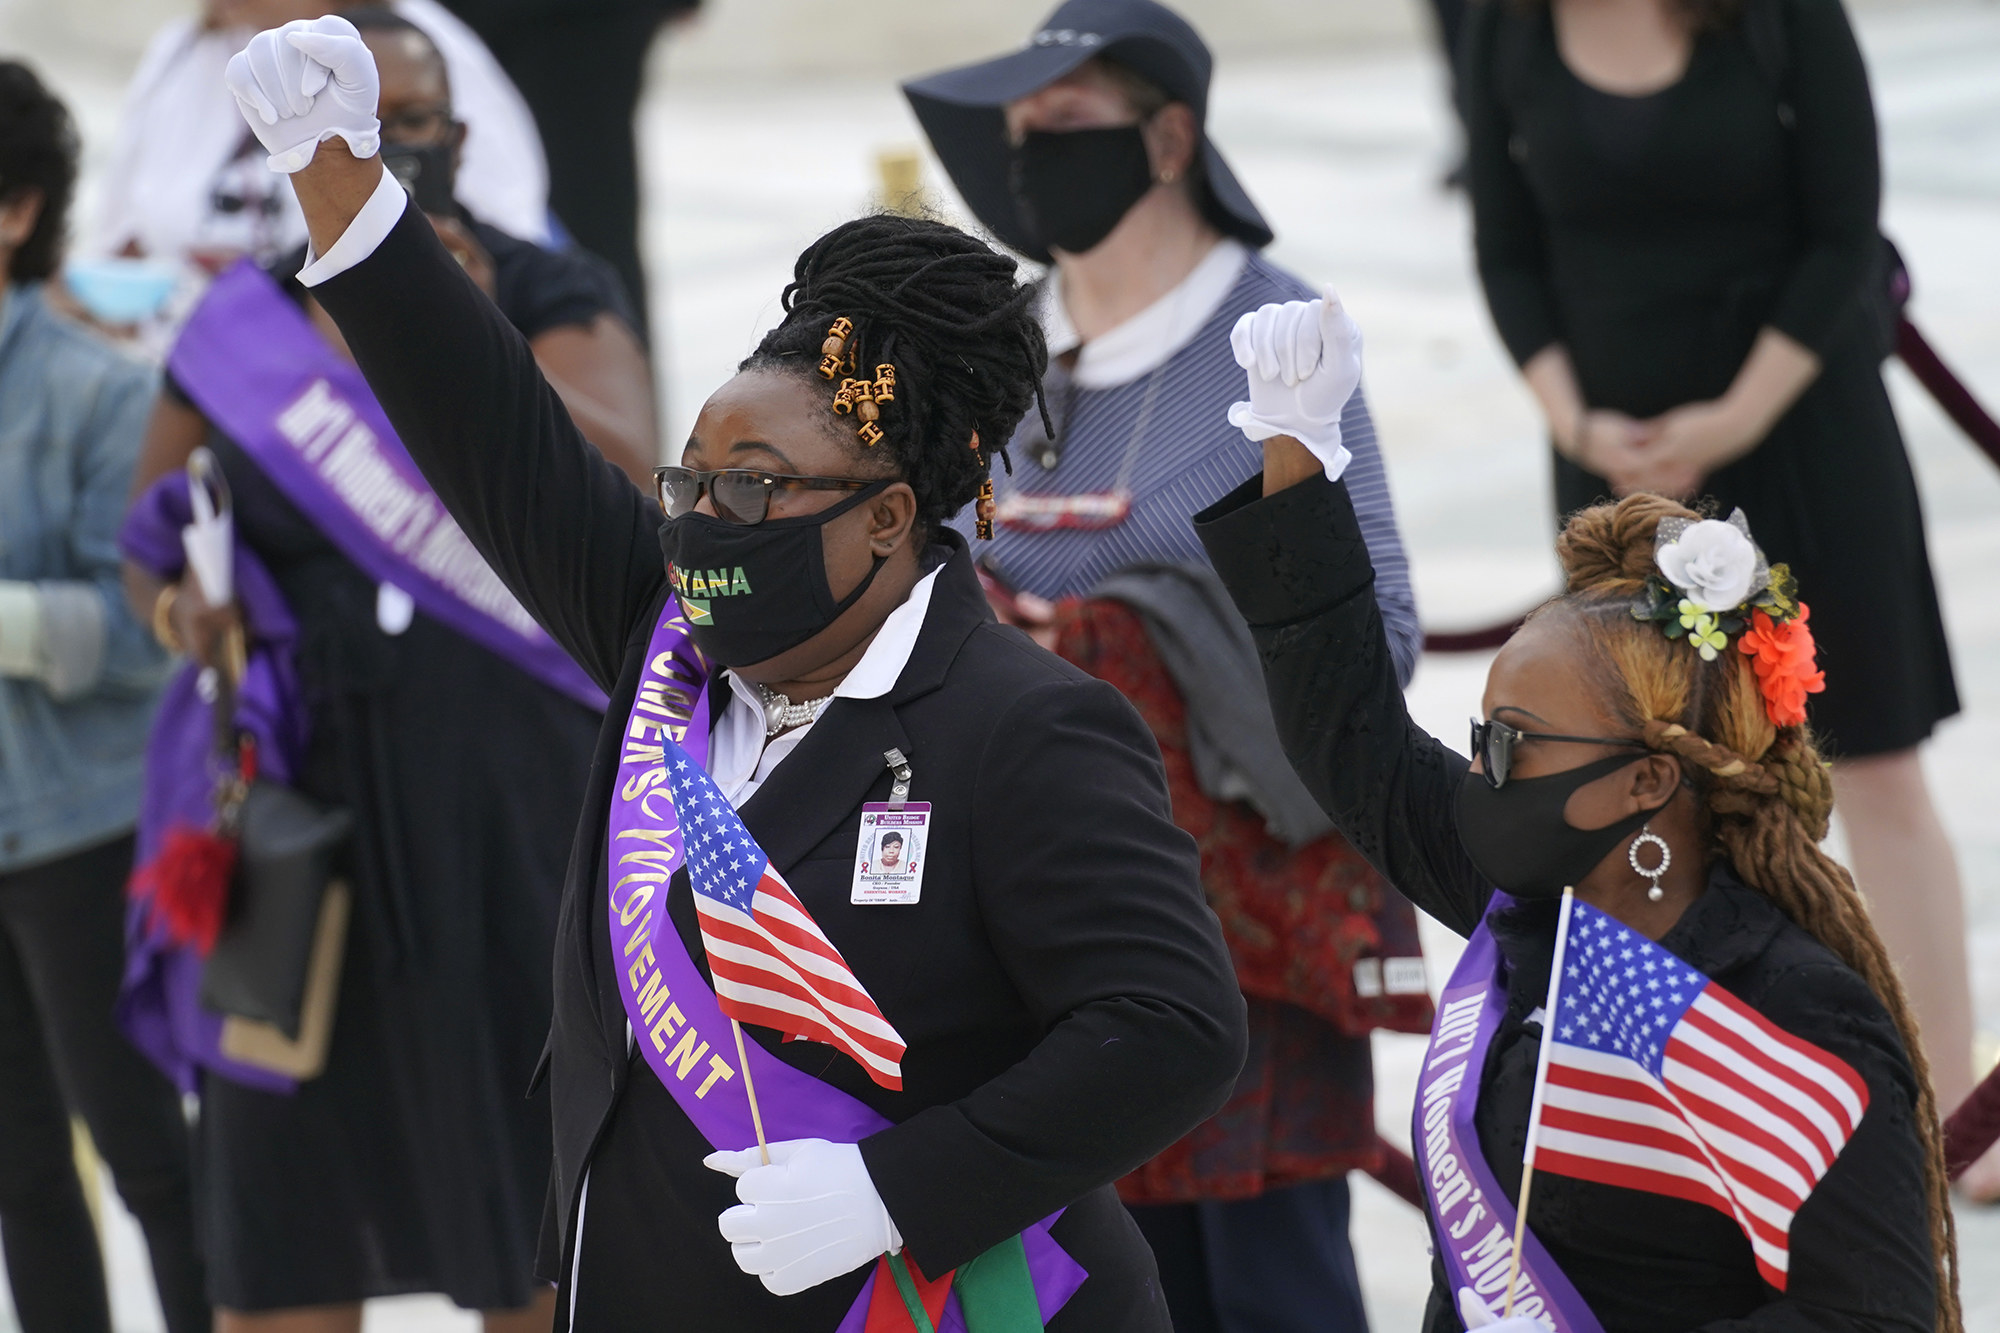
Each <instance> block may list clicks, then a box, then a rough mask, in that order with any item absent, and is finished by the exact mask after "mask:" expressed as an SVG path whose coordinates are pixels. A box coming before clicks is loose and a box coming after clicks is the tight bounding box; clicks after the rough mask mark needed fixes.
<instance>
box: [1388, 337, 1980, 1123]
mask: <svg viewBox="0 0 2000 1333" xmlns="http://www.w3.org/2000/svg"><path fill="white" fill-rule="evenodd" d="M1896 355H1897V356H1899V357H1901V358H1902V361H1903V364H1904V365H1906V366H1908V367H1909V368H1910V373H1911V374H1912V375H1915V376H1916V377H1917V383H1919V384H1921V385H1923V386H1924V389H1925V391H1926V392H1928V393H1929V394H1930V396H1931V398H1932V399H1933V400H1934V401H1935V402H1936V403H1937V405H1938V406H1939V407H1941V408H1943V409H1944V414H1945V415H1946V416H1948V417H1950V418H1951V419H1952V421H1953V423H1954V424H1956V425H1957V426H1958V428H1959V429H1960V430H1962V431H1964V432H1965V434H1966V437H1967V438H1968V439H1970V440H1971V441H1972V442H1973V443H1974V444H1976V445H1978V446H1979V450H1980V452H1981V453H1983V454H1985V455H1986V456H1987V457H1988V458H1989V459H1991V460H1992V461H1993V464H1994V466H1995V467H2000V422H1996V421H1995V420H1994V419H1993V416H1992V414H1991V413H1989V412H1988V411H1987V410H1986V409H1985V407H1984V406H1982V405H1981V404H1980V402H1979V400H1978V399H1977V398H1975V397H1973V396H1972V390H1970V389H1968V388H1966V387H1965V384H1964V382H1963V381H1962V380H1960V379H1959V378H1958V376H1956V375H1954V374H1952V372H1951V367H1949V366H1947V365H1945V363H1944V358H1942V357H1940V356H1939V355H1938V354H1937V350H1936V349H1935V348H1933V347H1932V346H1931V345H1930V341H1929V340H1928V339H1927V338H1925V337H1924V335H1923V334H1922V333H1921V332H1919V331H1918V329H1917V326H1916V325H1914V324H1912V323H1911V322H1910V321H1909V319H1908V318H1907V317H1902V318H1898V319H1897V321H1896ZM1519 628H1521V618H1520V617H1516V618H1515V619H1513V620H1508V621H1503V622H1501V623H1500V624H1498V625H1488V626H1487V627H1485V628H1484V629H1475V630H1464V631H1460V632H1456V633H1427V634H1425V635H1424V651H1425V652H1427V653H1480V652H1485V651H1487V650H1488V649H1491V648H1498V647H1499V646H1500V645H1501V644H1503V643H1505V642H1507V640H1508V639H1510V638H1512V637H1513V634H1514V631H1515V630H1517V629H1519ZM1995 1102H1996V1108H2000V1094H1996V1096H1995ZM1994 1114H1995V1116H1996V1120H1995V1134H1996V1135H2000V1109H1996V1110H1995V1113H1994ZM1988 1141H1989V1142H1990V1141H1991V1139H1990V1138H1989V1140H1988ZM1976 1155H1977V1154H1975V1156H1976Z"/></svg>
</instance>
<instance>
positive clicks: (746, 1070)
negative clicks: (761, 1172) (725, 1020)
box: [729, 1018, 771, 1166]
mask: <svg viewBox="0 0 2000 1333" xmlns="http://www.w3.org/2000/svg"><path fill="white" fill-rule="evenodd" d="M729 1030H730V1031H731V1032H733V1033H735V1034H736V1065H737V1068H739V1069H741V1070H742V1071H743V1091H744V1092H745V1093H747V1094H748V1095H749V1098H750V1123H751V1124H752V1125H753V1126H755V1127H756V1130H757V1151H758V1153H759V1154H761V1155H762V1156H763V1158H764V1165H765V1166H769V1165H770V1164H771V1145H770V1144H768V1143H766V1142H764V1113H763V1112H762V1111H760V1110H758V1109H757V1085H756V1084H755V1083H752V1082H751V1081H750V1061H749V1060H748V1058H746V1057H745V1056H744V1054H743V1025H742V1024H741V1023H739V1022H737V1021H736V1020H735V1019H733V1018H732V1019H730V1020H729Z"/></svg>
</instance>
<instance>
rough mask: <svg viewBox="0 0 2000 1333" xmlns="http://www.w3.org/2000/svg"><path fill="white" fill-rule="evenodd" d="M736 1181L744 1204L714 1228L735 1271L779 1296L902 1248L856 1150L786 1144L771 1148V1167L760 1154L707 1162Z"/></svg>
mask: <svg viewBox="0 0 2000 1333" xmlns="http://www.w3.org/2000/svg"><path fill="white" fill-rule="evenodd" d="M701 1161H702V1165H703V1166H706V1167H708V1168H709V1169H710V1170H711V1171H720V1172H722V1173H723V1174H724V1175H730V1176H735V1177H736V1197H737V1198H739V1199H741V1200H743V1202H742V1203H740V1204H738V1205H736V1206H735V1207H734V1208H730V1209H728V1210H726V1211H725V1212H724V1213H723V1214H722V1216H720V1217H718V1218H717V1219H716V1220H715V1225H716V1229H717V1230H719V1231H720V1232H721V1233H722V1238H723V1239H724V1240H726V1241H728V1242H729V1252H730V1253H731V1254H733V1255H734V1256H735V1257H736V1266H737V1267H738V1268H740V1269H742V1270H743V1271H744V1272H746V1273H751V1274H754V1275H756V1277H757V1278H758V1279H759V1280H761V1281H762V1282H763V1284H764V1289H765V1290H766V1291H768V1292H770V1293H771V1294H772V1295H774V1296H793V1295H796V1294H798V1293H799V1292H802V1291H804V1290H805V1289H806V1288H808V1287H816V1286H818V1285H819V1284H820V1283H822V1282H826V1281H830V1280H831V1279H833V1278H837V1277H839V1276H840V1275H841V1274H842V1273H851V1272H853V1271H854V1270H855V1269H857V1268H859V1267H861V1265H863V1264H865V1263H870V1262H872V1261H873V1260H874V1259H875V1258H876V1257H877V1256H878V1255H883V1254H890V1253H893V1252H895V1251H897V1250H900V1249H902V1248H903V1237H902V1235H901V1233H899V1232H898V1231H897V1230H896V1224H895V1223H894V1222H892V1221H890V1220H889V1210H888V1209H887V1208H885V1207H883V1206H882V1196H881V1195H879V1194H877V1193H876V1192H875V1182H874V1181H872V1180H870V1179H869V1178H868V1168H867V1166H866V1165H865V1164H864V1163H863V1162H862V1160H861V1149H860V1148H858V1147H856V1146H855V1145H854V1144H852V1143H829V1142H827V1141H826V1140H825V1139H787V1140H785V1141H784V1142H782V1143H774V1144H772V1145H771V1165H769V1166H764V1165H763V1164H762V1162H763V1158H762V1157H761V1156H760V1155H759V1154H758V1151H757V1150H756V1149H755V1148H745V1149H743V1150H741V1151H740V1152H715V1153H710V1154H709V1155H708V1156H706V1157H704V1158H702V1159H701Z"/></svg>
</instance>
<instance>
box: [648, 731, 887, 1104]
mask: <svg viewBox="0 0 2000 1333" xmlns="http://www.w3.org/2000/svg"><path fill="white" fill-rule="evenodd" d="M674 768H675V772H674V782H673V786H674V805H675V809H676V810H677V811H678V813H679V815H680V820H681V826H682V828H683V830H684V831H685V836H686V839H687V866H688V881H689V885H690V887H691V888H692V889H693V891H694V906H695V915H696V919H697V920H698V921H699V922H700V925H701V940H702V944H703V946H704V947H705V948H706V949H707V952H708V966H709V972H710V975H711V976H712V977H713V978H714V981H715V997H716V1000H717V1001H718V1002H719V1003H720V1005H721V1008H722V1012H723V1013H725V1014H727V1015H728V1016H729V1017H730V1018H731V1019H733V1020H735V1021H737V1022H742V1023H758V1024H761V1025H763V1026H765V1027H770V1028H776V1029H777V1030H778V1031H780V1032H783V1033H784V1034H785V1035H786V1036H788V1037H800V1038H804V1039H806V1040H808V1041H819V1042H825V1043H826V1044H827V1045H829V1046H832V1047H835V1048H836V1049H838V1050H841V1051H844V1052H846V1053H847V1054H848V1055H850V1056H852V1057H854V1059H855V1060H856V1061H858V1062H859V1063H860V1065H861V1067H862V1068H863V1069H864V1070H866V1071H867V1072H868V1077H870V1078H872V1079H874V1080H875V1082H877V1083H878V1084H880V1085H881V1086H883V1087H885V1088H890V1089H901V1088H902V1086H903V1067H902V1058H903V1052H904V1049H905V1046H904V1042H903V1038H902V1036H901V1034H899V1033H898V1032H897V1031H896V1029H895V1028H894V1027H892V1026H891V1025H890V1023H889V1020H888V1019H886V1018H884V1017H883V1016H882V1011H881V1009H880V1008H878V1007H877V1006H876V1004H875V1001H874V998H873V997H871V996H870V995H869V994H868V990H867V988H866V987H864V986H863V985H862V984H861V981H860V979H859V978H857V977H856V976H855V975H854V972H853V971H852V969H850V968H849V967H848V966H847V961H846V960H845V959H844V958H842V957H841V956H840V951H839V950H838V949H836V948H834V947H833V944H832V942H831V941H829V940H828V939H827V937H826V935H825V933H824V932H822V931H821V930H820V928H819V923H818V922H816V921H814V920H813V918H812V914H811V913H810V912H808V911H806V908H805V904H804V903H802V902H800V901H799V899H798V895H796V894H794V893H793V892H792V890H791V886H790V885H788V884H786V883H785V879H784V876H782V875H780V874H779V873H778V872H777V870H776V869H775V868H774V867H773V866H772V865H771V862H770V858H769V857H767V856H765V855H764V852H763V849H762V848H760V847H758V845H757V840H756V839H755V838H752V837H751V836H750V831H749V830H748V829H746V828H744V827H743V821H742V820H741V819H740V818H738V817H737V814H736V810H735V808H734V807H732V806H731V805H730V804H729V802H728V801H727V800H726V799H725V798H724V797H723V795H722V792H721V791H720V790H718V789H717V787H716V785H715V783H714V782H713V781H712V780H711V779H710V778H709V776H708V774H707V773H705V772H703V771H702V770H701V767H700V765H698V764H692V763H690V764H689V765H688V766H687V768H686V769H685V770H682V769H681V768H680V766H679V765H678V764H676V765H675V766H674Z"/></svg>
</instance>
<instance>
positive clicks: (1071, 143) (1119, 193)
mask: <svg viewBox="0 0 2000 1333" xmlns="http://www.w3.org/2000/svg"><path fill="white" fill-rule="evenodd" d="M1009 184H1010V186H1011V187H1012V189H1013V191H1014V200H1015V202H1016V203H1018V204H1019V205H1020V207H1021V220H1022V221H1023V222H1025V223H1027V225H1028V229H1029V230H1030V231H1032V232H1033V233H1034V234H1035V238H1036V239H1037V240H1039V241H1040V242H1041V243H1042V244H1043V245H1045V246H1051V247H1053V248H1055V249H1058V250H1062V251H1065V252H1067V253H1069V254H1073V255H1080V254H1083V253H1084V252H1086V251H1088V250H1093V249H1095V248H1096V247H1097V244H1098V243H1099V242H1100V241H1102V240H1103V239H1104V238H1105V237H1106V236H1109V235H1110V234H1111V229H1112V228H1113V227H1115V226H1117V225H1118V222H1119V219H1121V218H1123V217H1124V216H1125V215H1126V214H1127V213H1129V212H1131V211H1132V205H1134V204H1136V203H1138V202H1139V199H1140V197H1141V196H1142V195H1144V194H1145V193H1146V191H1148V190H1150V189H1152V188H1153V163H1152V159H1151V158H1149V157H1148V156H1147V155H1146V138H1145V136H1144V135H1143V134H1141V133H1140V132H1139V127H1138V126H1137V125H1116V126H1113V127H1111V128H1110V129H1101V130H1064V131H1060V132H1050V131H1045V130H1030V131H1028V134H1027V137H1026V138H1024V139H1023V140H1022V141H1021V145H1020V147H1018V148H1016V149H1015V150H1014V164H1013V171H1012V173H1011V175H1010V178H1009Z"/></svg>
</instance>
